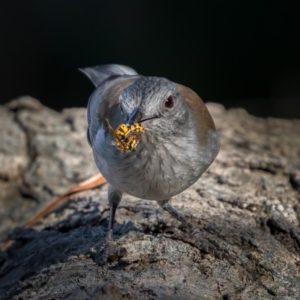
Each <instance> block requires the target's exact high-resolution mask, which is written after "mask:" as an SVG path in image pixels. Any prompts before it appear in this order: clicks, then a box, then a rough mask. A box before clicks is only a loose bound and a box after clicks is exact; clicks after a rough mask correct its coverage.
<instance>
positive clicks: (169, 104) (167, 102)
mask: <svg viewBox="0 0 300 300" xmlns="http://www.w3.org/2000/svg"><path fill="white" fill-rule="evenodd" d="M173 106H174V99H173V97H172V96H171V95H170V96H169V97H168V98H166V99H165V107H166V108H172V107H173Z"/></svg>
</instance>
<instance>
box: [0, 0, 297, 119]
mask: <svg viewBox="0 0 300 300" xmlns="http://www.w3.org/2000/svg"><path fill="white" fill-rule="evenodd" d="M299 2H300V1H294V2H291V1H286V0H281V1H278V0H270V1H262V0H261V1H256V0H252V1H240V0H237V1H224V0H215V1H200V0H198V1H182V0H181V1H176V0H170V1H166V0H165V1H164V0H136V1H127V0H122V1H112V0H110V1H108V0H107V1H104V0H103V1H101V0H98V1H88V0H86V1H76V0H30V1H29V0H22V1H14V0H10V1H6V2H5V1H2V2H1V4H0V67H1V72H0V76H1V78H0V79H1V95H0V100H1V103H5V102H7V101H9V100H10V99H12V98H15V97H18V96H21V95H31V96H33V97H35V98H37V99H39V100H40V101H41V102H42V103H44V104H46V105H48V106H50V107H52V108H54V109H58V110H59V109H62V108H64V107H72V106H85V105H86V103H87V99H88V97H89V95H90V93H91V92H92V90H93V86H92V84H91V83H89V82H88V80H87V79H86V78H84V77H83V76H82V75H81V74H80V73H79V72H78V71H77V68H78V67H86V66H93V65H96V64H105V63H120V64H125V65H129V66H131V67H133V68H134V69H136V70H137V71H138V72H139V73H141V74H143V75H156V76H164V77H167V78H169V79H171V80H173V81H175V82H179V83H182V84H185V85H187V86H189V87H191V88H192V89H194V90H195V91H196V92H197V93H198V94H199V95H200V96H201V97H202V98H203V99H204V100H205V101H216V102H220V103H222V104H224V105H225V106H226V107H240V106H241V107H245V108H246V109H247V110H248V111H250V112H251V113H253V114H255V115H259V116H276V117H288V118H293V117H298V118H300V51H299V50H300V48H299V46H298V43H299V44H300V41H299V40H300V26H299V14H300V7H299V4H298V3H299Z"/></svg>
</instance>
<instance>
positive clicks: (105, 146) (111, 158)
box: [79, 64, 222, 262]
mask: <svg viewBox="0 0 300 300" xmlns="http://www.w3.org/2000/svg"><path fill="white" fill-rule="evenodd" d="M79 70H80V71H81V72H82V73H83V74H85V75H86V76H87V77H88V78H89V79H90V80H91V82H92V83H93V84H94V86H95V90H94V91H93V93H92V94H91V96H90V98H89V101H88V106H87V121H88V128H87V140H88V143H89V144H90V146H91V148H92V150H93V156H94V160H95V163H96V165H97V167H98V169H99V171H100V172H101V174H102V175H103V176H104V178H105V179H106V180H107V182H108V202H109V206H110V213H109V222H108V232H107V238H106V244H105V247H104V249H105V251H104V254H103V260H104V261H105V262H107V261H110V260H114V258H115V257H116V255H121V254H120V253H121V252H122V251H120V249H117V247H116V246H115V243H114V240H113V225H114V218H115V213H116V209H117V207H118V205H119V203H120V201H121V199H122V195H123V193H128V194H130V195H132V196H135V197H137V198H140V199H147V200H154V201H157V203H158V204H159V206H160V207H161V208H162V209H164V210H165V211H167V212H169V213H170V214H171V215H172V216H173V217H175V218H176V219H178V220H179V221H180V222H181V223H182V224H183V225H184V226H185V227H187V228H188V230H189V231H190V233H191V235H190V240H192V242H193V243H194V244H195V245H198V246H199V247H202V248H203V247H204V248H205V251H206V252H209V253H213V254H214V255H216V256H217V257H220V258H222V253H221V251H219V250H217V249H215V248H214V247H213V246H210V245H208V244H207V243H205V242H204V241H203V238H201V234H200V231H199V229H197V228H196V227H195V226H194V225H193V224H192V223H191V222H190V221H188V220H187V218H186V217H185V216H184V215H183V214H182V213H180V212H179V211H178V210H176V209H175V208H174V207H173V206H172V205H171V204H170V202H169V201H170V199H171V198H172V197H174V196H176V195H178V194H179V193H181V192H183V191H184V190H186V189H187V188H188V187H190V186H191V185H192V184H193V183H195V182H196V181H197V180H198V179H199V178H200V176H201V175H202V174H203V173H204V172H205V171H206V170H207V168H208V167H209V166H210V165H211V163H212V162H213V161H214V159H215V158H216V156H217V155H218V152H219V150H220V139H219V135H218V132H217V130H216V127H215V124H214V121H213V119H212V117H211V115H210V113H209V111H208V109H207V107H206V105H205V104H204V102H203V101H202V99H201V98H200V97H199V96H198V95H197V94H196V93H195V92H194V91H193V90H192V89H190V88H188V87H186V86H184V85H181V84H178V83H175V82H173V81H171V80H169V79H167V78H164V77H155V76H143V75H139V74H138V73H137V72H136V71H135V70H134V69H132V68H130V67H128V66H124V65H118V64H108V65H98V66H94V67H87V68H82V69H79ZM120 126H121V127H120ZM122 126H123V127H122ZM137 127H139V128H140V129H141V130H140V132H138V131H135V130H136V129H135V128H137ZM120 128H123V129H124V128H125V129H124V130H125V131H124V132H123V136H121V135H118V134H117V133H119V134H121V133H120V132H121V131H122V130H121V131H120ZM126 128H127V129H126ZM116 132H117V133H116ZM126 132H129V133H128V135H126V134H127V133H126ZM127 136H128V137H127ZM129 137H131V139H129ZM132 141H133V144H132ZM123 252H124V253H126V250H124V249H123ZM117 253H119V254H117ZM124 253H123V254H124Z"/></svg>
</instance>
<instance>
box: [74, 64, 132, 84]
mask: <svg viewBox="0 0 300 300" xmlns="http://www.w3.org/2000/svg"><path fill="white" fill-rule="evenodd" d="M79 71H80V72H82V73H83V74H84V75H85V76H86V77H87V78H88V79H90V80H91V81H92V83H93V84H94V85H95V87H97V86H99V85H100V84H101V83H102V82H103V81H105V80H106V79H108V78H110V77H112V76H116V75H137V72H136V71H135V70H133V69H132V68H130V67H127V66H123V65H115V64H109V65H100V66H94V67H88V68H80V69H79Z"/></svg>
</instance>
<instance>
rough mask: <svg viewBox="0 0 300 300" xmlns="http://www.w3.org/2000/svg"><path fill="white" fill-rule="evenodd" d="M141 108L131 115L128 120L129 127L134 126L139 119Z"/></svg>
mask: <svg viewBox="0 0 300 300" xmlns="http://www.w3.org/2000/svg"><path fill="white" fill-rule="evenodd" d="M139 112H140V110H139V108H136V109H134V110H133V111H132V112H131V114H130V115H129V117H128V119H127V124H126V125H127V126H128V127H129V126H130V125H132V124H134V123H135V122H136V121H137V119H138V118H139V115H140V114H139Z"/></svg>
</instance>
